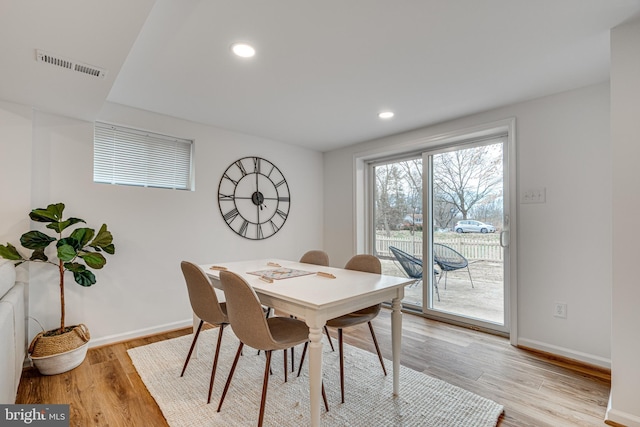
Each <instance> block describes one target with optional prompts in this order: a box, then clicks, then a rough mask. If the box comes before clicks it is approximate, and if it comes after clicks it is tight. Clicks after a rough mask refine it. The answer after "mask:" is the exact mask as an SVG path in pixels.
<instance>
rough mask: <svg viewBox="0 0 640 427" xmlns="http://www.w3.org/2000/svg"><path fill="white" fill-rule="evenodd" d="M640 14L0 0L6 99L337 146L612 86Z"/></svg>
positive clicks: (549, 7)
mask: <svg viewBox="0 0 640 427" xmlns="http://www.w3.org/2000/svg"><path fill="white" fill-rule="evenodd" d="M637 16H640V0H536V1H528V0H420V1H418V0H398V1H393V2H392V1H382V0H348V1H345V0H324V1H322V2H319V1H317V2H313V1H300V0H278V1H260V0H246V1H221V0H218V1H213V0H181V1H176V0H158V1H153V0H136V1H130V0H110V1H108V2H93V1H92V2H87V1H86V0H57V1H55V2H52V1H36V0H0V58H2V59H1V60H0V76H1V78H0V100H6V101H11V102H15V103H20V104H25V105H30V106H33V107H34V108H36V109H39V110H43V111H47V112H53V113H56V114H62V115H66V116H70V117H77V118H81V119H84V120H94V119H95V118H96V117H97V116H98V115H99V113H100V110H101V108H102V106H103V105H104V103H105V102H106V101H109V102H113V103H119V104H124V105H127V106H132V107H136V108H140V109H144V110H149V111H153V112H156V113H161V114H166V115H170V116H174V117H179V118H183V119H188V120H191V121H195V122H200V123H205V124H209V125H213V126H216V127H220V128H225V129H229V130H234V131H238V132H242V133H246V134H251V135H256V136H260V137H265V138H269V139H273V140H277V141H282V142H286V143H289V144H294V145H298V146H302V147H307V148H310V149H314V150H318V151H328V150H331V149H335V148H339V147H344V146H347V145H350V144H354V143H357V142H361V141H366V140H370V139H374V138H379V137H384V136H387V135H391V134H396V133H400V132H403V131H408V130H411V129H415V128H419V127H423V126H427V125H431V124H435V123H439V122H442V121H445V120H449V119H453V118H457V117H461V116H464V115H468V114H473V113H477V112H479V111H484V110H487V109H491V108H495V107H499V106H503V105H508V104H511V103H514V102H518V101H523V100H527V99H532V98H536V97H540V96H544V95H548V94H552V93H557V92H561V91H565V90H570V89H574V88H578V87H582V86H586V85H590V84H594V83H598V82H602V81H606V80H607V79H608V78H609V30H610V29H611V28H613V27H615V26H616V25H618V24H620V23H622V22H624V21H626V20H629V19H633V18H635V17H637ZM237 41H245V42H249V43H251V44H252V45H253V46H254V47H255V48H256V50H257V54H256V56H255V57H254V58H252V59H241V58H238V57H235V56H233V55H232V54H231V52H230V45H231V44H232V43H234V42H237ZM36 49H41V50H44V51H47V52H49V53H51V54H54V55H57V56H61V57H64V58H67V59H71V60H74V61H79V62H82V63H85V64H89V65H92V66H95V67H100V68H104V69H106V70H107V72H106V76H105V77H104V78H100V77H93V76H88V75H85V74H82V73H77V72H73V71H70V70H67V69H64V68H61V67H57V66H54V65H50V64H45V63H41V62H37V61H36V53H35V52H36ZM383 110H393V111H394V112H395V117H393V118H392V119H389V120H381V119H379V118H378V117H377V114H378V113H379V112H380V111H383Z"/></svg>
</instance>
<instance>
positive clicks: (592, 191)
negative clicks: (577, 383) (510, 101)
mask: <svg viewBox="0 0 640 427" xmlns="http://www.w3.org/2000/svg"><path fill="white" fill-rule="evenodd" d="M509 117H515V118H516V137H517V141H516V144H517V156H518V157H517V163H518V165H517V169H518V170H517V180H518V184H517V191H518V194H520V193H521V192H522V191H525V190H527V189H531V188H538V187H545V188H546V191H547V193H546V197H547V201H546V203H545V204H528V205H527V204H519V205H518V211H517V215H518V229H517V233H518V258H519V259H518V283H517V285H518V331H517V342H518V344H519V345H523V346H527V347H531V348H536V349H539V350H543V351H549V352H552V353H555V354H561V355H564V356H565V357H570V358H573V359H576V360H582V361H585V362H588V363H593V364H597V365H600V366H605V367H607V366H609V364H610V327H611V255H610V254H611V222H612V220H611V154H610V152H609V149H610V147H609V86H608V83H603V84H599V85H595V86H591V87H587V88H583V89H579V90H574V91H570V92H565V93H561V94H557V95H554V96H549V97H545V98H540V99H536V100H533V101H529V102H524V103H519V104H516V105H511V106H508V107H504V108H500V109H496V110H492V111H488V112H485V113H481V114H477V115H474V116H471V117H466V118H462V119H459V120H455V121H451V122H447V123H443V124H440V125H436V126H431V127H427V128H423V129H419V130H416V131H413V132H408V133H405V134H401V135H394V136H392V137H388V138H382V139H379V140H375V141H370V142H366V143H363V144H358V145H356V146H352V147H349V148H345V149H341V150H335V151H332V152H328V153H325V164H324V170H325V213H324V215H325V219H324V220H325V250H327V251H328V252H329V253H330V254H331V256H332V258H333V259H334V262H335V263H336V264H338V265H340V264H344V263H345V262H346V261H347V260H348V258H349V257H350V256H352V255H353V254H354V253H355V249H354V245H353V240H354V233H355V231H354V220H353V218H354V214H353V208H354V204H353V200H354V197H355V194H354V187H353V175H354V172H353V157H354V154H355V153H359V152H365V151H372V150H376V149H378V148H380V147H399V146H410V145H411V142H412V141H417V140H420V139H422V140H424V139H426V138H430V137H434V136H437V135H443V134H446V133H450V132H455V131H458V130H460V129H464V128H469V127H473V126H478V125H482V124H485V123H489V122H494V121H498V120H502V119H506V118H509ZM555 301H562V302H566V303H567V305H568V310H567V311H568V317H567V319H558V318H555V317H553V304H554V302H555Z"/></svg>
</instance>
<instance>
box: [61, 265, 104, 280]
mask: <svg viewBox="0 0 640 427" xmlns="http://www.w3.org/2000/svg"><path fill="white" fill-rule="evenodd" d="M64 268H66V269H67V270H69V271H71V272H72V273H73V278H74V280H75V281H76V283H77V284H78V285H81V286H91V285H94V284H95V283H96V276H95V275H94V274H93V273H92V272H90V271H89V270H87V268H86V267H85V266H84V265H82V264H78V263H77V262H66V263H65V264H64Z"/></svg>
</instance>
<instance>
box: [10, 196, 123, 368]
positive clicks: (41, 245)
mask: <svg viewBox="0 0 640 427" xmlns="http://www.w3.org/2000/svg"><path fill="white" fill-rule="evenodd" d="M63 211H64V204H63V203H57V204H51V205H49V206H47V208H46V209H34V210H32V211H31V213H29V217H30V218H31V220H32V221H36V222H43V223H47V225H46V228H48V229H50V230H53V231H54V232H55V233H56V234H57V237H51V236H49V235H48V234H45V233H43V232H41V231H37V230H36V231H33V230H32V231H29V232H26V233H24V234H23V235H22V236H21V237H20V244H21V245H22V246H23V247H24V248H26V249H29V250H31V251H32V252H31V256H30V257H29V258H26V257H24V256H22V254H21V253H20V252H18V250H17V249H16V247H15V246H13V245H12V244H11V243H7V244H6V245H0V256H2V257H3V258H5V259H8V260H11V261H16V262H15V265H19V264H21V263H23V262H26V261H31V262H42V263H46V264H51V265H53V266H55V267H57V269H58V276H59V286H60V327H59V328H56V329H52V330H49V331H43V332H41V333H39V334H38V335H36V336H35V338H34V339H33V340H32V341H31V345H30V346H29V355H30V357H31V359H32V360H33V362H34V364H35V365H36V368H38V370H39V371H40V372H41V373H42V374H44V375H54V374H59V373H62V372H66V371H69V370H71V369H73V368H75V367H76V366H78V365H80V364H81V363H82V361H83V360H84V358H85V356H86V353H87V348H88V344H89V338H90V336H89V330H88V329H87V327H86V326H85V325H83V324H80V325H72V326H67V325H65V301H64V279H65V274H66V273H67V272H71V273H73V278H74V279H75V281H76V283H78V284H79V285H81V286H91V285H93V284H95V283H96V277H95V275H94V274H93V272H92V271H91V270H90V269H101V268H102V267H104V265H105V264H106V262H107V260H106V259H105V257H104V255H103V253H107V254H111V255H112V254H113V253H114V252H115V246H114V245H113V236H112V235H111V233H110V232H109V231H108V230H107V225H106V224H102V227H100V230H99V231H98V232H97V233H96V232H95V230H94V229H92V228H86V227H79V228H75V229H73V230H72V231H71V232H70V233H68V235H67V236H66V237H63V231H65V230H67V231H69V230H71V229H69V227H71V226H72V225H75V224H78V223H85V221H84V220H82V219H80V218H67V219H64V218H63ZM53 242H55V246H56V252H55V254H56V258H57V260H54V259H50V258H49V255H47V254H46V253H45V250H46V249H47V248H48V247H49V245H51V243H53Z"/></svg>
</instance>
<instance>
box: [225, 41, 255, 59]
mask: <svg viewBox="0 0 640 427" xmlns="http://www.w3.org/2000/svg"><path fill="white" fill-rule="evenodd" d="M231 51H232V52H233V53H235V54H236V55H238V56H239V57H241V58H251V57H252V56H254V55H255V54H256V50H255V49H254V48H253V46H251V45H248V44H246V43H234V44H233V45H231Z"/></svg>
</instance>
